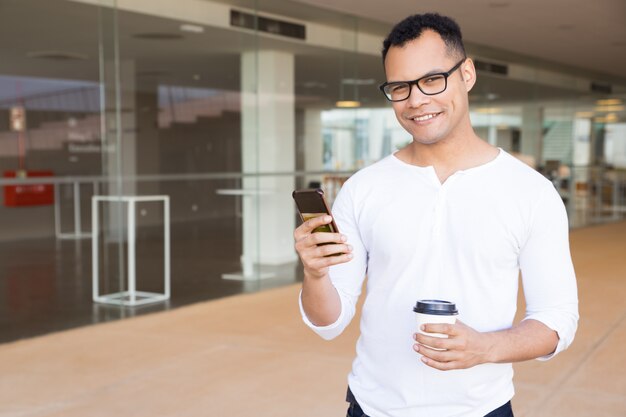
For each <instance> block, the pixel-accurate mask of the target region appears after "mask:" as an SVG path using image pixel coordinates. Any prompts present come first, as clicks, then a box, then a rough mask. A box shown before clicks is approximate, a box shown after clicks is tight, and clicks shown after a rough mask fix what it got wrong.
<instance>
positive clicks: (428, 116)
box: [411, 113, 441, 122]
mask: <svg viewBox="0 0 626 417" xmlns="http://www.w3.org/2000/svg"><path fill="white" fill-rule="evenodd" d="M440 114H441V113H430V114H425V115H423V116H416V117H412V118H411V120H414V121H416V122H425V121H426V120H430V119H432V118H434V117H437V116H439V115H440Z"/></svg>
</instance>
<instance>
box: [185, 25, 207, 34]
mask: <svg viewBox="0 0 626 417" xmlns="http://www.w3.org/2000/svg"><path fill="white" fill-rule="evenodd" d="M180 30H182V31H183V32H191V33H203V32H204V28H203V27H202V26H200V25H192V24H190V23H183V24H182V25H180Z"/></svg>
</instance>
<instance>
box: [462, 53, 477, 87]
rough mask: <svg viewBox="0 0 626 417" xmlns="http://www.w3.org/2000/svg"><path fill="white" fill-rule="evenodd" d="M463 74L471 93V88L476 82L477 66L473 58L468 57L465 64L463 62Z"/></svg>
mask: <svg viewBox="0 0 626 417" xmlns="http://www.w3.org/2000/svg"><path fill="white" fill-rule="evenodd" d="M459 70H460V71H461V75H462V76H463V82H464V83H465V89H466V90H467V92H468V93H469V92H470V90H471V89H472V88H473V87H474V84H476V68H475V67H474V61H472V59H471V58H467V59H466V60H465V62H464V63H463V64H461V68H459Z"/></svg>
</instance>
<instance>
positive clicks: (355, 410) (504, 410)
mask: <svg viewBox="0 0 626 417" xmlns="http://www.w3.org/2000/svg"><path fill="white" fill-rule="evenodd" d="M346 401H347V402H348V403H350V405H349V406H348V413H347V415H346V417H369V416H368V415H367V414H365V413H364V412H363V410H362V409H361V406H360V405H359V403H358V401H357V400H356V398H354V394H352V391H350V387H348V392H347V393H346ZM485 417H513V409H512V408H511V401H509V402H507V403H506V404H504V405H502V406H500V407H498V408H496V409H495V410H493V411H491V412H490V413H488V414H486V415H485Z"/></svg>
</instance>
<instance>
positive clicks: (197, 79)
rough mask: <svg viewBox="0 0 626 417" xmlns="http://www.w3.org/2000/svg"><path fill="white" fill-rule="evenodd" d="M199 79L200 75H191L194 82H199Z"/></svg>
mask: <svg viewBox="0 0 626 417" xmlns="http://www.w3.org/2000/svg"><path fill="white" fill-rule="evenodd" d="M200 78H201V77H200V74H194V75H193V79H194V80H196V81H200Z"/></svg>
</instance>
